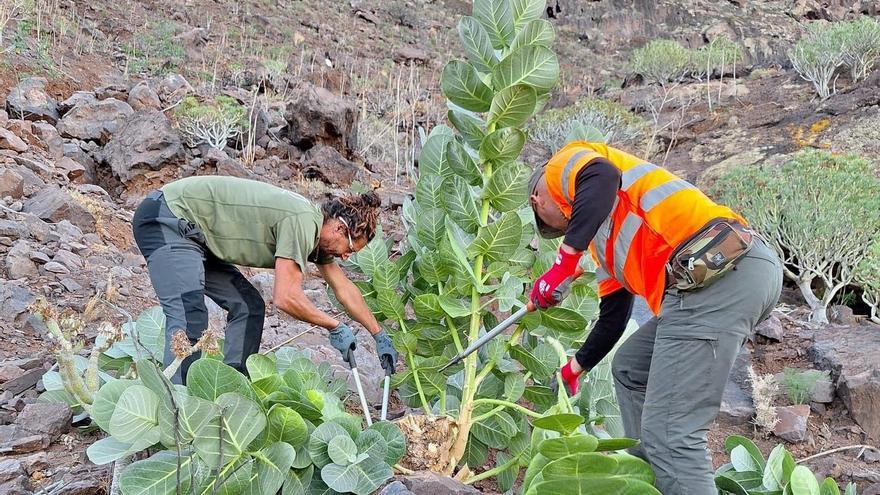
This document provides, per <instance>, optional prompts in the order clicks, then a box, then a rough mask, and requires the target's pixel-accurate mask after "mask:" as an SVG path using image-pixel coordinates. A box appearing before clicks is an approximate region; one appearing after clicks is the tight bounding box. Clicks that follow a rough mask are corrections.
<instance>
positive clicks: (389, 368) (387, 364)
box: [379, 356, 394, 421]
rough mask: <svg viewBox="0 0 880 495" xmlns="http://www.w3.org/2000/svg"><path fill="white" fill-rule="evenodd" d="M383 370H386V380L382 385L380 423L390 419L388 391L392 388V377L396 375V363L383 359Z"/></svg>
mask: <svg viewBox="0 0 880 495" xmlns="http://www.w3.org/2000/svg"><path fill="white" fill-rule="evenodd" d="M386 357H387V356H386ZM382 368H384V369H385V380H384V383H383V384H382V413H381V414H380V415H379V421H385V420H387V419H388V389H389V388H390V386H391V375H392V374H394V363H393V362H392V361H391V360H390V359H387V360H386V359H383V360H382Z"/></svg>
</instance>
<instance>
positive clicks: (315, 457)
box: [309, 422, 350, 468]
mask: <svg viewBox="0 0 880 495" xmlns="http://www.w3.org/2000/svg"><path fill="white" fill-rule="evenodd" d="M339 436H345V437H348V436H349V435H348V432H347V431H345V429H344V428H343V427H341V426H339V425H338V424H337V423H333V422H329V423H321V424H320V425H319V426H318V427H317V428H315V431H313V432H312V436H311V437H310V438H309V456H311V458H312V462H314V463H315V465H316V466H318V467H319V468H320V467H324V466H326V465H327V464H330V462H332V460H331V459H330V456H329V454H328V453H327V449H328V447H329V444H330V440H333V438H335V437H339ZM349 438H350V437H349Z"/></svg>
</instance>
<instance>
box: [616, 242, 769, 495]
mask: <svg viewBox="0 0 880 495" xmlns="http://www.w3.org/2000/svg"><path fill="white" fill-rule="evenodd" d="M781 289H782V267H781V263H780V261H779V258H778V257H777V255H776V253H775V252H774V251H773V250H772V249H771V248H769V247H767V245H766V244H765V243H764V242H763V241H762V240H760V239H758V238H756V239H755V245H754V246H753V247H752V249H751V251H749V253H748V254H747V255H746V256H745V257H744V258H743V259H741V260H740V261H739V263H738V265H737V266H736V269H735V270H732V271H730V272H728V273H727V274H726V275H724V276H723V277H722V278H721V279H719V280H718V281H716V282H715V283H714V284H712V285H710V286H708V287H705V288H703V289H700V290H697V291H693V292H678V291H676V290H674V289H673V290H670V291H667V293H666V296H665V298H664V299H663V306H662V309H661V312H660V315H659V316H658V317H656V318H653V319H651V320H649V321H648V322H647V323H645V324H644V325H642V327H641V328H639V329H638V330H637V331H636V332H635V333H634V334H633V335H632V336H631V337H630V338H629V339H627V340H626V342H624V343H623V345H621V347H620V349H618V351H617V353H616V355H615V356H614V360H613V362H612V373H613V375H614V385H615V389H616V391H617V400H618V402H619V404H620V413H621V416H622V420H623V425H624V428H625V430H626V433H627V436H629V437H633V438H638V439H640V440H641V444H640V445H639V446H638V447H636V448H635V449H633V454H635V455H638V456H640V457H642V458H644V459H645V460H647V461H648V462H650V463H651V466H653V468H654V472H655V473H656V475H657V482H656V485H657V488H658V489H659V490H660V491H661V492H662V493H663V494H664V495H715V494H717V493H718V490H717V489H716V488H715V483H714V481H713V474H712V462H711V457H710V456H709V451H708V450H707V448H706V433H707V432H708V431H709V427H710V426H711V425H712V422H713V421H714V420H715V417H716V416H717V415H718V410H719V408H720V406H721V396H722V394H723V392H724V386H725V384H726V383H727V376H728V374H729V373H730V370H731V367H732V366H733V362H734V360H735V359H736V356H737V354H738V353H739V351H740V348H741V347H742V346H743V344H744V343H745V341H746V339H747V338H748V337H749V336H750V335H751V333H752V331H754V329H755V326H756V325H757V324H758V323H759V322H761V321H762V320H764V319H765V318H767V317H768V316H769V315H770V312H771V311H772V310H773V308H774V306H775V305H776V303H777V302H778V300H779V294H780V291H781Z"/></svg>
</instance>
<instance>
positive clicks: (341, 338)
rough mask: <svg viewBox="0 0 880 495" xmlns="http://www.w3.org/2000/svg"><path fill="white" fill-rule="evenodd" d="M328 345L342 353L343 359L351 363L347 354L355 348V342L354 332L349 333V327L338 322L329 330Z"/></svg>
mask: <svg viewBox="0 0 880 495" xmlns="http://www.w3.org/2000/svg"><path fill="white" fill-rule="evenodd" d="M330 345H332V346H333V347H334V348H336V350H337V351H339V353H340V354H342V360H343V361H345V362H346V363H348V364H351V362H350V361H349V356H350V355H351V353H352V352H354V350H355V349H356V348H357V344H356V343H355V340H354V334H353V333H351V328H349V326H348V325H346V324H345V323H340V324H339V325H337V326H336V328H334V329H333V330H330Z"/></svg>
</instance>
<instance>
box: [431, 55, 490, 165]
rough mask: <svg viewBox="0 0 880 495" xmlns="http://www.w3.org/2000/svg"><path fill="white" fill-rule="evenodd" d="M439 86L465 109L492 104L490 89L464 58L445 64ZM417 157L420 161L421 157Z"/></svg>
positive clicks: (478, 109) (482, 109) (480, 109)
mask: <svg viewBox="0 0 880 495" xmlns="http://www.w3.org/2000/svg"><path fill="white" fill-rule="evenodd" d="M496 71H497V68H496ZM493 74H494V71H493ZM440 87H441V88H442V89H443V94H444V95H445V96H446V98H448V99H449V101H451V102H452V103H455V104H456V105H458V106H460V107H461V108H464V109H465V110H470V111H472V112H486V111H488V110H489V107H490V106H491V105H492V96H493V93H492V90H491V89H490V88H489V86H486V84H485V83H484V82H483V81H482V80H481V79H480V76H479V74H477V69H475V68H474V66H473V65H471V64H469V63H467V62H465V61H464V60H453V61H451V62H449V63H447V64H446V66H445V67H444V68H443V72H442V73H441V74H440ZM429 140H430V139H429ZM426 145H427V144H426ZM419 159H420V163H421V157H420V158H419ZM434 173H436V171H434ZM438 175H442V174H438Z"/></svg>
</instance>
